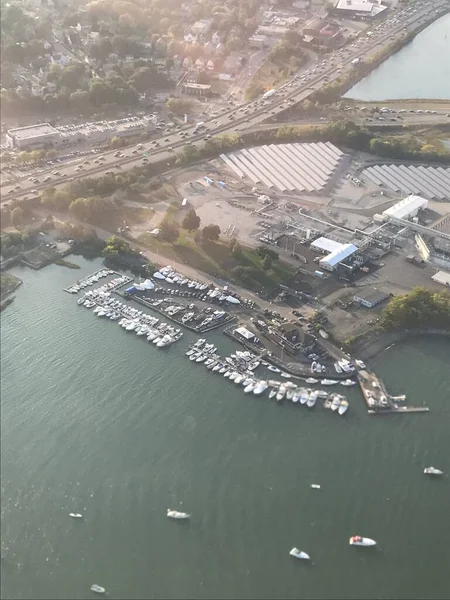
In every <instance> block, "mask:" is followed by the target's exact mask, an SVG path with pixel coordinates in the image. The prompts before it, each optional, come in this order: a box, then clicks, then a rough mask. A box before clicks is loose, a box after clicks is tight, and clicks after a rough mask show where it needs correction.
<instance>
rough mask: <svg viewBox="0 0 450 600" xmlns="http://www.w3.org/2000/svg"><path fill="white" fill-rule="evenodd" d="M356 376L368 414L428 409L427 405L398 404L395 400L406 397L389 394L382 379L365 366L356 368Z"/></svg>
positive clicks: (401, 399)
mask: <svg viewBox="0 0 450 600" xmlns="http://www.w3.org/2000/svg"><path fill="white" fill-rule="evenodd" d="M357 376H358V382H359V385H360V388H361V392H362V394H363V396H364V400H365V401H366V404H367V409H368V413H369V415H382V414H391V415H392V414H405V413H419V412H420V413H422V412H429V410H430V409H429V408H428V407H427V406H399V405H398V404H397V402H398V401H403V400H405V399H406V397H405V396H391V395H390V394H389V393H388V391H387V389H386V386H385V385H384V383H383V381H382V380H381V379H380V378H379V377H378V376H377V375H376V374H375V373H373V372H372V371H369V370H368V369H367V368H366V369H360V370H358V371H357Z"/></svg>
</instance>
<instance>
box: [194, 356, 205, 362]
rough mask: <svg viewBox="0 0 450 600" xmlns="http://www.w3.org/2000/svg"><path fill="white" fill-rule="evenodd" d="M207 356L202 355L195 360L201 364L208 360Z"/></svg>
mask: <svg viewBox="0 0 450 600" xmlns="http://www.w3.org/2000/svg"><path fill="white" fill-rule="evenodd" d="M206 357H207V354H200V356H199V357H198V358H196V359H195V362H198V363H201V362H203V361H205V360H206Z"/></svg>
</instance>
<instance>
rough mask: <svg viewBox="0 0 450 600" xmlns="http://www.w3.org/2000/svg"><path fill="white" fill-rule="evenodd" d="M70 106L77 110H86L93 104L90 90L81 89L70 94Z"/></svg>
mask: <svg viewBox="0 0 450 600" xmlns="http://www.w3.org/2000/svg"><path fill="white" fill-rule="evenodd" d="M69 101H70V106H71V107H72V108H74V109H75V110H85V109H86V108H88V107H89V106H90V105H91V102H90V96H89V92H85V91H83V90H80V91H79V92H73V93H72V94H70V99H69Z"/></svg>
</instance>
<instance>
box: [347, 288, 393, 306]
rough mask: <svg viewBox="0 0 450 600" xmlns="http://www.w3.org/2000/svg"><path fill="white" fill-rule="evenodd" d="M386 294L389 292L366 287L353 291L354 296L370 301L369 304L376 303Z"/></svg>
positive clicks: (385, 296) (386, 295)
mask: <svg viewBox="0 0 450 600" xmlns="http://www.w3.org/2000/svg"><path fill="white" fill-rule="evenodd" d="M388 296H389V294H388V293H387V292H383V291H382V290H377V289H376V288H366V289H362V290H360V291H357V292H356V293H355V298H358V299H360V300H365V301H366V302H370V303H371V304H378V303H379V302H382V301H383V300H384V299H385V298H387V297H388Z"/></svg>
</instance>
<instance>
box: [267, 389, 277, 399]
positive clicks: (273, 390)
mask: <svg viewBox="0 0 450 600" xmlns="http://www.w3.org/2000/svg"><path fill="white" fill-rule="evenodd" d="M276 395H277V390H276V389H275V388H272V389H271V390H270V392H269V398H273V397H274V396H276Z"/></svg>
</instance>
